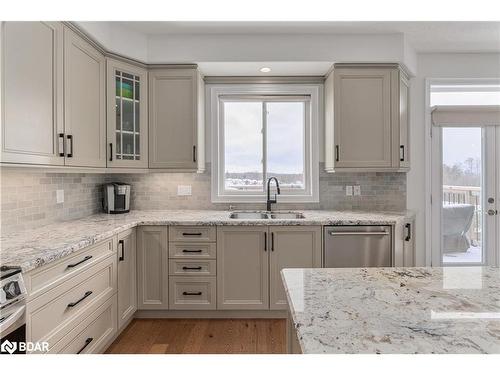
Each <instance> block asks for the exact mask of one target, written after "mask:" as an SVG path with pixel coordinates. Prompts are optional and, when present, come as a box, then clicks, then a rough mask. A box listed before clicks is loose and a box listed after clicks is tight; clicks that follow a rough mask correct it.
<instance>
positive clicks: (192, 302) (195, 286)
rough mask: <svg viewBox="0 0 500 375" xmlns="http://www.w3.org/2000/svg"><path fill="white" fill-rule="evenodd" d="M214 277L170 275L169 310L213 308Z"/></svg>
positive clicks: (214, 304)
mask: <svg viewBox="0 0 500 375" xmlns="http://www.w3.org/2000/svg"><path fill="white" fill-rule="evenodd" d="M215 292H216V278H215V277H213V276H210V277H196V276H171V277H170V280H169V294H168V295H169V299H170V300H169V305H170V306H169V307H170V309H171V310H215V306H216V302H215V301H216V299H215Z"/></svg>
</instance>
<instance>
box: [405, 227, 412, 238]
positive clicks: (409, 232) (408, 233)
mask: <svg viewBox="0 0 500 375" xmlns="http://www.w3.org/2000/svg"><path fill="white" fill-rule="evenodd" d="M405 228H406V230H407V232H406V237H405V241H406V242H408V241H410V240H411V224H410V223H406V225H405Z"/></svg>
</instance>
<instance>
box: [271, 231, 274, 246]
mask: <svg viewBox="0 0 500 375" xmlns="http://www.w3.org/2000/svg"><path fill="white" fill-rule="evenodd" d="M271 251H274V232H271Z"/></svg>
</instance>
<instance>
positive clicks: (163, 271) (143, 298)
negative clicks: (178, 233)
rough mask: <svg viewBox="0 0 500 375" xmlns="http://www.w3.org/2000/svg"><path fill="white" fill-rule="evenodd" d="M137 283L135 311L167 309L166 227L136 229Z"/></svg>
mask: <svg viewBox="0 0 500 375" xmlns="http://www.w3.org/2000/svg"><path fill="white" fill-rule="evenodd" d="M137 281H138V284H137V286H138V290H137V297H138V308H139V310H168V227H166V226H141V227H139V228H138V232H137Z"/></svg>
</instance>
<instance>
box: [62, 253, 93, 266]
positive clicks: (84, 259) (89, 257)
mask: <svg viewBox="0 0 500 375" xmlns="http://www.w3.org/2000/svg"><path fill="white" fill-rule="evenodd" d="M89 259H92V255H87V256H86V257H85V258H83V259H82V260H81V261H79V262H76V263H73V264H68V265H67V266H66V267H67V268H74V267H76V266H78V265H79V264H82V263H83V262H86V261H87V260H89Z"/></svg>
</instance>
